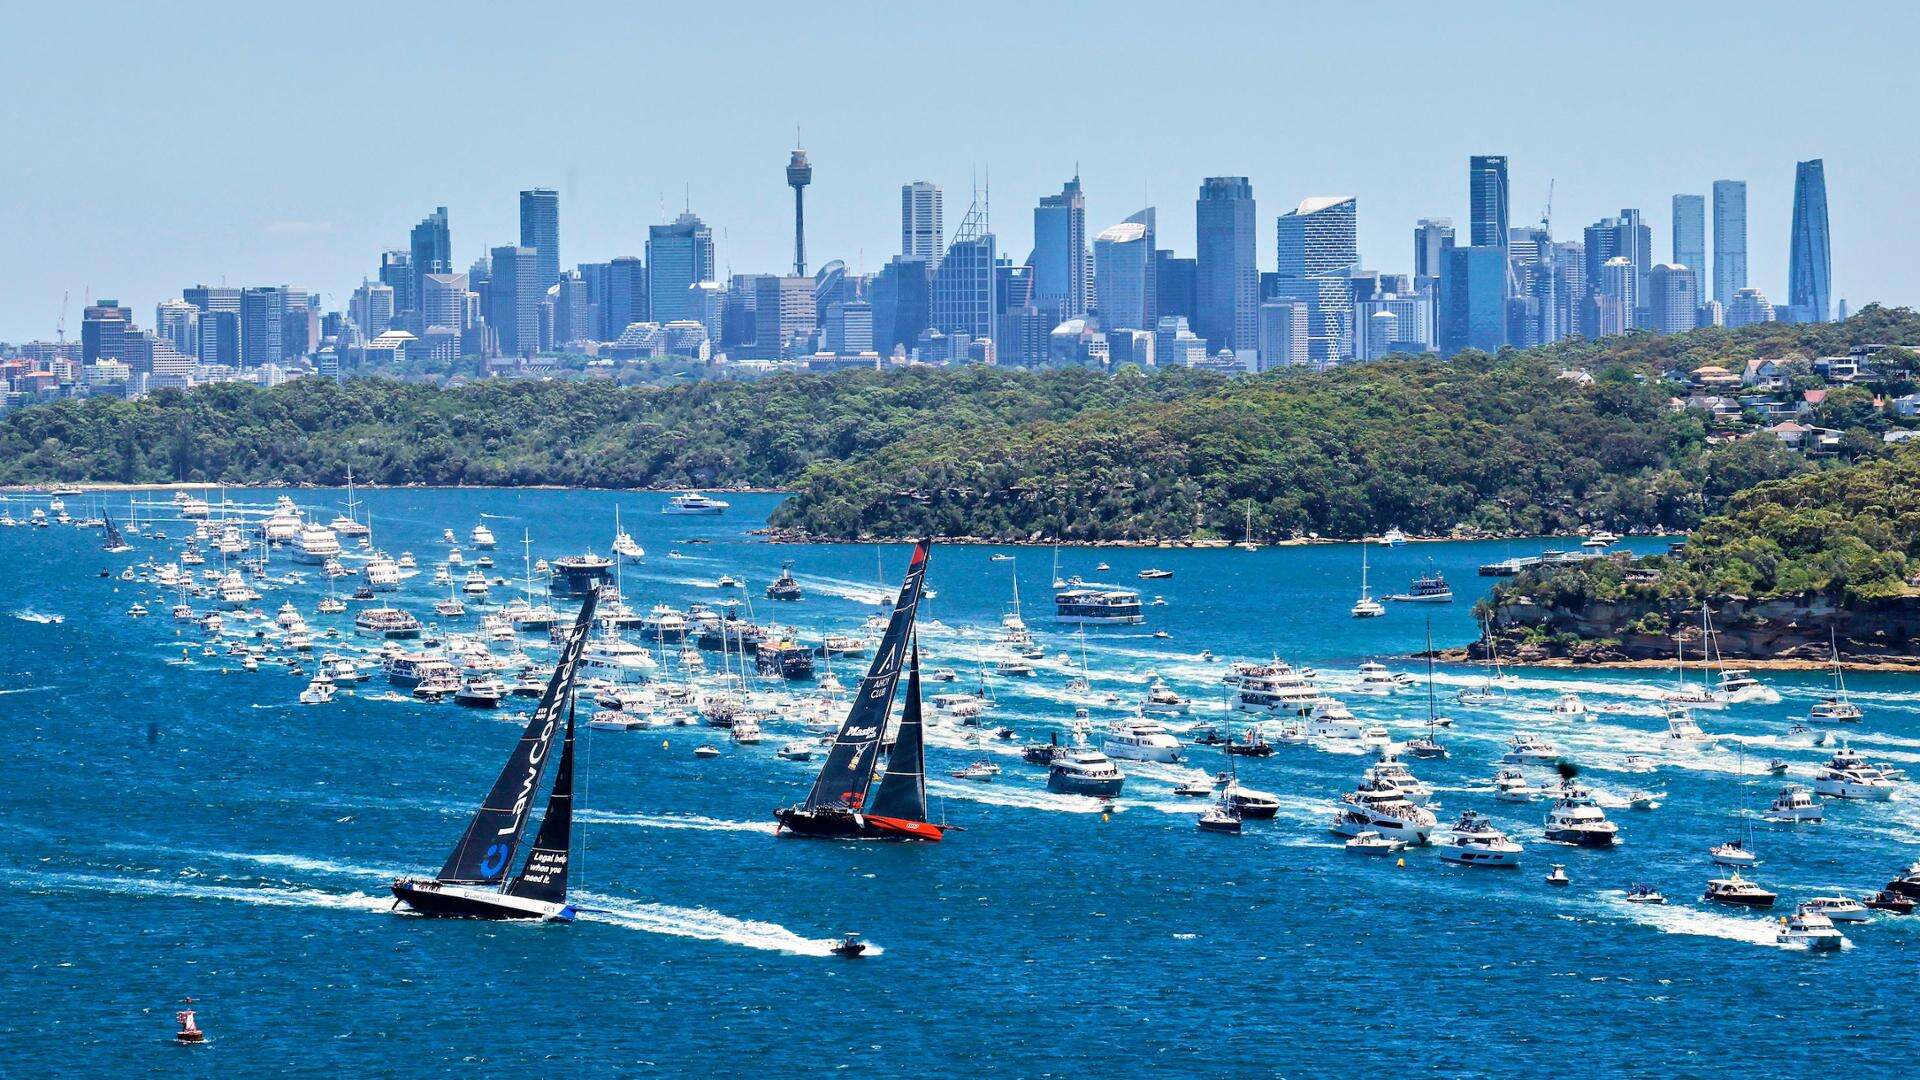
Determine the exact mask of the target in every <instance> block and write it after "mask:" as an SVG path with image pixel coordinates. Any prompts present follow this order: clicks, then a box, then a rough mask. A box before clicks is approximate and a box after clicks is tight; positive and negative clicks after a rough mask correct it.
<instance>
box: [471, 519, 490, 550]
mask: <svg viewBox="0 0 1920 1080" xmlns="http://www.w3.org/2000/svg"><path fill="white" fill-rule="evenodd" d="M467 542H468V543H470V544H472V545H473V546H474V547H476V548H479V549H481V550H482V551H485V550H488V549H490V548H492V547H493V545H494V539H493V530H492V529H489V528H487V523H486V522H484V521H483V522H481V523H479V524H478V525H475V526H474V527H473V531H472V532H469V533H468V534H467Z"/></svg>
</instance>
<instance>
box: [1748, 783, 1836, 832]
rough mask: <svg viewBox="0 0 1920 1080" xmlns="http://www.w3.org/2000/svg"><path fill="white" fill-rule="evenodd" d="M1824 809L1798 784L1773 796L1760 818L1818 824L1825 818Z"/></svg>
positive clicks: (1818, 801)
mask: <svg viewBox="0 0 1920 1080" xmlns="http://www.w3.org/2000/svg"><path fill="white" fill-rule="evenodd" d="M1826 812H1827V811H1826V807H1825V806H1823V805H1822V804H1821V802H1820V800H1818V799H1816V798H1814V797H1813V793H1812V792H1810V791H1808V790H1807V789H1806V788H1804V787H1802V786H1801V785H1799V784H1788V785H1787V786H1786V787H1783V788H1781V789H1780V794H1778V795H1776V796H1774V798H1773V802H1772V803H1770V804H1768V806H1767V808H1766V810H1765V811H1763V812H1762V813H1761V816H1762V817H1764V818H1766V819H1767V820H1768V821H1782V822H1792V823H1799V822H1809V823H1814V824H1818V823H1819V822H1820V821H1821V820H1822V819H1823V818H1825V817H1826Z"/></svg>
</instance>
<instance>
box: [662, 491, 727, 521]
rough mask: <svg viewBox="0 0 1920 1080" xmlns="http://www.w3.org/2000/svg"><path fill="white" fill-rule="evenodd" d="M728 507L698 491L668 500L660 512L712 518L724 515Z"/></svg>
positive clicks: (724, 503)
mask: <svg viewBox="0 0 1920 1080" xmlns="http://www.w3.org/2000/svg"><path fill="white" fill-rule="evenodd" d="M729 505H730V504H728V503H726V502H722V501H721V500H719V499H715V498H712V497H710V496H707V495H703V494H701V493H700V492H698V491H689V492H686V493H684V494H681V495H675V496H674V497H673V498H671V499H668V500H667V505H665V506H663V507H661V508H660V512H661V513H663V514H680V515H708V516H712V515H715V514H724V513H726V512H727V509H728V506H729Z"/></svg>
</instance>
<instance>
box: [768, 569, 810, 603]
mask: <svg viewBox="0 0 1920 1080" xmlns="http://www.w3.org/2000/svg"><path fill="white" fill-rule="evenodd" d="M804 595H805V594H804V593H803V592H802V591H801V589H800V583H799V582H798V581H796V580H794V577H793V563H792V561H788V562H785V563H782V564H781V565H780V576H779V577H777V578H774V579H773V583H772V584H770V585H768V586H767V599H769V600H788V601H791V600H799V599H801V598H802V596H804Z"/></svg>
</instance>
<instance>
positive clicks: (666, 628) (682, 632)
mask: <svg viewBox="0 0 1920 1080" xmlns="http://www.w3.org/2000/svg"><path fill="white" fill-rule="evenodd" d="M640 636H642V637H644V638H646V639H647V640H649V641H659V642H663V643H672V642H680V641H684V640H686V636H687V617H686V616H685V615H682V614H680V613H679V612H677V611H675V610H673V608H671V607H669V606H667V605H666V604H655V605H653V607H652V609H651V610H649V611H648V612H647V614H646V615H645V616H643V617H642V618H641V620H640Z"/></svg>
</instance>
